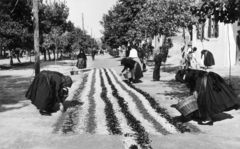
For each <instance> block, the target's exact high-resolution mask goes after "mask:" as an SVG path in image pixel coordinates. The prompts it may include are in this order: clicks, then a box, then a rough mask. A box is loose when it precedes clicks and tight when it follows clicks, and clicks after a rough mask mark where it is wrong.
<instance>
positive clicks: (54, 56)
mask: <svg viewBox="0 0 240 149" xmlns="http://www.w3.org/2000/svg"><path fill="white" fill-rule="evenodd" d="M53 58H54V60H56V55H55V50H53Z"/></svg>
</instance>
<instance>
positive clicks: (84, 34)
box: [82, 13, 85, 35]
mask: <svg viewBox="0 0 240 149" xmlns="http://www.w3.org/2000/svg"><path fill="white" fill-rule="evenodd" d="M82 29H83V34H84V35H85V31H84V16H83V13H82Z"/></svg>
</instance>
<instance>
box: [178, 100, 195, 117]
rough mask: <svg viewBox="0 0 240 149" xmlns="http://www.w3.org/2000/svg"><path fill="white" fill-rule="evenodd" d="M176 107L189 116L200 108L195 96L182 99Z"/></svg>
mask: <svg viewBox="0 0 240 149" xmlns="http://www.w3.org/2000/svg"><path fill="white" fill-rule="evenodd" d="M176 109H177V110H178V111H179V112H180V113H181V114H182V115H183V116H187V115H189V114H190V113H192V112H194V111H196V110H198V105H197V100H196V99H195V98H194V97H193V96H189V97H188V98H186V99H184V100H182V101H180V102H179V103H178V104H177V105H176Z"/></svg>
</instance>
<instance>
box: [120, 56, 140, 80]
mask: <svg viewBox="0 0 240 149" xmlns="http://www.w3.org/2000/svg"><path fill="white" fill-rule="evenodd" d="M121 65H123V66H124V68H123V70H122V73H123V72H124V71H125V70H126V69H129V70H130V72H131V78H129V82H137V81H138V80H139V79H140V78H142V77H143V73H142V70H141V66H140V65H139V63H138V62H136V61H134V60H133V59H131V58H123V59H122V60H121Z"/></svg>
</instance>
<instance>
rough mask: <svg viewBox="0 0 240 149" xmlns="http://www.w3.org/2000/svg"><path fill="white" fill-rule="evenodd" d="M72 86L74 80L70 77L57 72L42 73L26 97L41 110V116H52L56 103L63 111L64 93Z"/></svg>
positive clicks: (35, 79) (36, 77)
mask: <svg viewBox="0 0 240 149" xmlns="http://www.w3.org/2000/svg"><path fill="white" fill-rule="evenodd" d="M71 86H72V79H71V78H70V77H69V76H64V75H63V74H61V73H59V72H55V71H41V72H40V73H39V74H38V75H37V76H35V78H34V80H33V82H32V84H31V85H30V87H29V89H28V91H27V93H26V95H25V97H26V98H27V99H30V100H31V101H32V104H34V105H35V106H36V107H37V109H39V110H40V114H42V115H51V113H52V112H53V108H54V105H55V104H56V103H59V104H60V109H61V110H63V104H62V103H63V102H64V100H65V99H64V92H65V89H66V88H67V87H71Z"/></svg>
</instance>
